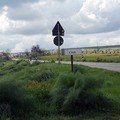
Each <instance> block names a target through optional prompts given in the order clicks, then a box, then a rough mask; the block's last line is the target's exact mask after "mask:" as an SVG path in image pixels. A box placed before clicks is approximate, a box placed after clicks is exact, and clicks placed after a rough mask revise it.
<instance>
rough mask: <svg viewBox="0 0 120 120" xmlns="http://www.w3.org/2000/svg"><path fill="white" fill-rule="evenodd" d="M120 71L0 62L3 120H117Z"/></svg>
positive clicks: (119, 115) (48, 64)
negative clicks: (71, 68)
mask: <svg viewBox="0 0 120 120" xmlns="http://www.w3.org/2000/svg"><path fill="white" fill-rule="evenodd" d="M119 86H120V73H117V72H111V71H107V70H103V69H97V68H96V69H93V68H89V67H85V66H81V65H75V66H74V72H73V73H71V70H70V66H69V65H58V64H55V63H38V62H35V63H33V64H30V63H29V62H28V61H24V60H20V61H6V62H1V63H0V116H1V118H0V119H1V120H118V119H120V87H119Z"/></svg>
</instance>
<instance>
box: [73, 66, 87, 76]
mask: <svg viewBox="0 0 120 120" xmlns="http://www.w3.org/2000/svg"><path fill="white" fill-rule="evenodd" d="M86 71H87V70H86V68H85V67H84V66H78V65H74V66H73V72H74V73H76V72H80V73H82V74H83V73H86Z"/></svg>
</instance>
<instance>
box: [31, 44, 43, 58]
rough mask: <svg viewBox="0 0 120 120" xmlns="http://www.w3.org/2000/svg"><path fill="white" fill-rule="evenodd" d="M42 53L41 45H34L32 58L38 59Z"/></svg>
mask: <svg viewBox="0 0 120 120" xmlns="http://www.w3.org/2000/svg"><path fill="white" fill-rule="evenodd" d="M41 54H42V50H41V49H40V47H39V45H36V46H35V45H33V46H32V48H31V58H34V59H36V60H37V59H38V56H40V55H41Z"/></svg>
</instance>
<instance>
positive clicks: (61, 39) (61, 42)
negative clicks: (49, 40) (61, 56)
mask: <svg viewBox="0 0 120 120" xmlns="http://www.w3.org/2000/svg"><path fill="white" fill-rule="evenodd" d="M53 42H54V44H55V45H56V46H58V36H56V37H55V38H54V40H53ZM63 42H64V41H63V38H62V37H60V46H61V45H62V44H63Z"/></svg>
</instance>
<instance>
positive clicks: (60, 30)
mask: <svg viewBox="0 0 120 120" xmlns="http://www.w3.org/2000/svg"><path fill="white" fill-rule="evenodd" d="M52 35H53V36H58V35H59V36H64V29H63V27H62V26H61V24H60V22H59V21H58V22H57V23H56V25H55V27H54V28H53V30H52Z"/></svg>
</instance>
